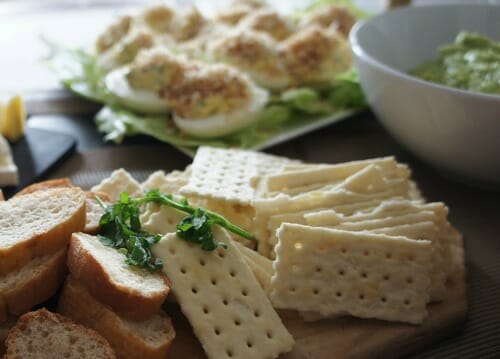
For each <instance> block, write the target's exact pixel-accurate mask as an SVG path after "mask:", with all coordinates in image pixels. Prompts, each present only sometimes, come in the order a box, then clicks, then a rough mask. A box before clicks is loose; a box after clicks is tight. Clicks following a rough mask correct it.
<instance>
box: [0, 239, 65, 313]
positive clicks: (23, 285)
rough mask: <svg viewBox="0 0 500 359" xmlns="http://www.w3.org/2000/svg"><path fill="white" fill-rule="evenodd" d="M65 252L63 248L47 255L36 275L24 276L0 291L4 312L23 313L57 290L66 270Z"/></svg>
mask: <svg viewBox="0 0 500 359" xmlns="http://www.w3.org/2000/svg"><path fill="white" fill-rule="evenodd" d="M66 253H67V251H66V248H63V249H61V250H59V252H57V253H55V254H54V255H52V256H50V257H47V260H46V262H45V263H43V268H42V270H41V271H40V272H39V273H37V275H36V276H31V277H29V278H26V280H24V281H20V282H18V283H16V285H15V286H13V287H11V288H8V289H6V290H5V291H3V292H2V293H0V296H1V297H2V298H3V300H4V303H5V311H6V314H7V313H9V314H14V315H20V314H23V313H25V312H27V311H28V310H30V309H31V308H32V307H33V306H35V305H37V304H39V303H42V302H43V301H45V300H47V299H49V298H50V297H51V296H52V295H54V294H55V293H56V292H57V290H58V289H59V288H60V287H61V285H62V283H63V282H64V277H65V276H66V272H67V268H66Z"/></svg>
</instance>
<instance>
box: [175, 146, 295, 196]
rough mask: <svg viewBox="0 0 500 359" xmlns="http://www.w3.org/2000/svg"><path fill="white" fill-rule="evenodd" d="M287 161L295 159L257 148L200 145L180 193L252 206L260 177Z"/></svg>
mask: <svg viewBox="0 0 500 359" xmlns="http://www.w3.org/2000/svg"><path fill="white" fill-rule="evenodd" d="M295 162H296V161H295ZM286 163H294V161H292V160H290V159H288V158H284V157H278V156H272V155H267V154H264V153H259V152H255V151H245V150H234V149H221V148H213V147H200V148H199V149H198V151H197V152H196V156H195V158H194V160H193V164H192V166H191V175H190V177H189V180H188V183H187V184H186V185H185V186H183V187H182V188H181V193H182V194H183V195H187V196H192V195H194V196H199V197H204V198H211V199H216V200H223V201H227V202H230V203H237V204H241V205H249V204H250V202H251V201H252V199H254V197H255V188H256V186H257V183H256V182H258V179H259V178H260V177H261V176H266V175H268V174H271V173H274V172H276V171H278V170H279V169H280V168H281V166H282V165H284V164H286Z"/></svg>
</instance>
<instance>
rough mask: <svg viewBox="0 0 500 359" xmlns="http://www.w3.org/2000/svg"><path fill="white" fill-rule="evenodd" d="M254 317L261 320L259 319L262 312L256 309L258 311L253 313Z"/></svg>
mask: <svg viewBox="0 0 500 359" xmlns="http://www.w3.org/2000/svg"><path fill="white" fill-rule="evenodd" d="M253 316H254V317H255V318H259V317H260V312H259V311H258V310H257V309H256V310H254V312H253Z"/></svg>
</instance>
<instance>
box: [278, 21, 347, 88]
mask: <svg viewBox="0 0 500 359" xmlns="http://www.w3.org/2000/svg"><path fill="white" fill-rule="evenodd" d="M278 52H279V56H280V58H281V60H282V62H283V64H284V65H285V67H286V69H287V70H288V72H289V74H290V75H291V76H292V78H293V80H294V82H295V83H296V84H297V85H316V86H322V85H328V84H331V83H333V82H334V81H335V78H336V77H337V75H338V74H339V73H341V72H343V71H346V70H348V69H349V68H350V67H351V64H352V55H351V49H350V47H349V43H348V42H347V40H346V39H345V38H344V37H343V36H342V35H340V34H339V33H338V32H337V31H336V30H333V29H329V30H327V29H322V28H320V27H319V26H311V27H308V28H304V29H302V30H300V31H298V32H297V33H295V34H294V35H292V36H290V37H289V38H288V39H286V40H285V41H283V42H282V43H281V44H280V46H279V49H278Z"/></svg>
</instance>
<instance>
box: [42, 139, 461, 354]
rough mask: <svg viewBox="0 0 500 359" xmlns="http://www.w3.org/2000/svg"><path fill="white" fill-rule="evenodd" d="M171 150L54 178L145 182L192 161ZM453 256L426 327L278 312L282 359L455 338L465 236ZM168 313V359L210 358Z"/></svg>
mask: <svg viewBox="0 0 500 359" xmlns="http://www.w3.org/2000/svg"><path fill="white" fill-rule="evenodd" d="M377 146H378V144H377ZM359 148H363V147H362V146H359ZM169 150H170V149H169V148H164V149H162V156H158V155H157V153H158V152H157V149H155V148H154V147H153V148H143V147H130V148H109V149H106V150H102V149H101V150H98V151H94V152H89V153H86V154H85V155H81V154H78V155H76V156H73V157H72V158H71V160H70V161H68V162H67V163H65V164H64V166H62V167H61V168H59V169H58V170H57V171H55V172H54V173H52V175H51V177H52V178H58V177H65V176H69V177H71V180H72V181H73V183H74V184H75V185H78V186H82V187H83V188H88V187H90V186H91V185H93V184H95V183H98V182H99V181H100V180H101V179H103V178H105V177H107V176H109V174H110V172H111V171H112V170H113V169H116V168H119V167H124V168H127V169H128V170H129V171H131V172H132V174H133V175H134V177H136V178H138V179H140V180H144V179H145V178H146V177H147V175H149V173H151V172H152V169H158V168H162V169H164V170H171V169H176V168H183V167H185V166H186V164H187V163H189V162H190V160H189V159H188V158H185V157H182V156H180V155H179V154H177V155H175V153H174V150H173V149H172V153H170V152H169ZM440 188H444V187H440ZM453 255H454V262H455V264H456V271H455V272H454V277H453V278H452V279H451V280H450V281H449V283H448V295H447V298H446V300H444V301H443V302H441V303H438V304H431V305H429V306H428V311H429V316H428V318H427V320H426V321H425V322H424V324H422V325H420V326H414V325H408V324H401V323H390V322H384V321H380V320H367V319H356V318H352V317H345V318H338V319H331V320H324V321H320V322H313V323H306V322H304V321H302V319H301V318H300V317H299V316H298V315H297V313H295V312H293V311H288V312H280V315H281V317H282V319H283V322H284V323H285V325H286V326H287V328H288V329H289V331H290V332H291V333H292V335H293V337H294V338H295V342H296V344H295V347H294V350H293V351H292V352H290V353H288V354H286V355H283V356H282V357H283V358H284V359H306V358H308V359H313V358H314V359H326V358H328V359H340V358H384V359H385V358H389V359H390V358H400V357H403V356H405V355H407V354H410V353H416V352H419V351H423V350H425V349H426V348H428V347H429V346H431V345H432V344H436V343H439V342H440V341H441V340H443V339H444V338H447V337H450V336H452V335H453V334H455V333H457V332H458V331H460V330H461V329H462V327H463V324H464V322H465V320H466V316H467V293H466V269H465V264H464V247H463V242H462V240H461V238H459V239H457V240H456V243H455V244H454V250H453ZM167 311H168V313H169V314H171V315H172V317H173V321H174V326H175V329H176V331H177V337H176V339H175V340H174V342H173V344H172V348H171V350H170V355H169V357H170V358H182V359H188V358H206V356H205V355H204V352H203V350H202V348H201V346H200V344H199V342H198V340H197V339H196V337H195V336H194V334H193V332H192V330H191V328H190V326H189V323H188V322H187V320H186V319H185V317H184V316H183V315H182V313H181V311H180V310H179V307H178V306H176V305H174V304H169V305H168V308H167ZM252 359H254V358H252ZM255 359H260V358H255Z"/></svg>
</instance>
